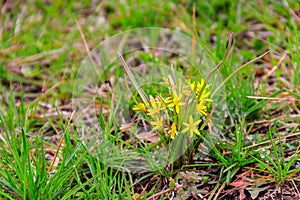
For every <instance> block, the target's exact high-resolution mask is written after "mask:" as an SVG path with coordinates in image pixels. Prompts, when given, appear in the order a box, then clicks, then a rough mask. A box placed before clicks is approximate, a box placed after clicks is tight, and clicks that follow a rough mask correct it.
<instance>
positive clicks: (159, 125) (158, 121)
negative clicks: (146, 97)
mask: <svg viewBox="0 0 300 200" xmlns="http://www.w3.org/2000/svg"><path fill="white" fill-rule="evenodd" d="M163 120H164V118H163V117H160V118H159V117H158V116H155V120H154V121H152V122H150V124H151V125H152V126H153V130H160V129H161V128H162V127H163Z"/></svg>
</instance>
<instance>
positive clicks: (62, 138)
mask: <svg viewBox="0 0 300 200" xmlns="http://www.w3.org/2000/svg"><path fill="white" fill-rule="evenodd" d="M74 113H75V110H74V111H73V112H72V115H71V117H70V120H69V121H68V123H67V126H66V129H65V131H64V133H63V135H62V137H61V139H60V141H59V144H58V147H57V150H56V153H55V155H54V157H53V160H52V162H51V164H50V166H49V168H48V170H47V173H50V172H51V169H52V167H53V165H54V163H55V160H56V158H57V155H58V153H59V150H60V147H61V145H62V143H63V141H64V138H65V135H66V133H67V131H68V129H69V126H70V123H71V120H72V118H73V115H74Z"/></svg>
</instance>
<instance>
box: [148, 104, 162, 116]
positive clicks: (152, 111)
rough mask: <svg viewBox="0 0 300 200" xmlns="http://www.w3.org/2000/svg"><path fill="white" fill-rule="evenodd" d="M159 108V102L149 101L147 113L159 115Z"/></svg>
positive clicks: (160, 108)
mask: <svg viewBox="0 0 300 200" xmlns="http://www.w3.org/2000/svg"><path fill="white" fill-rule="evenodd" d="M161 110H162V107H161V102H158V101H156V102H154V103H151V107H150V108H149V109H148V115H150V116H152V117H154V116H155V115H159V114H160V111H161Z"/></svg>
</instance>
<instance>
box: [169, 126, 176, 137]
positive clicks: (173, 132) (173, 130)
mask: <svg viewBox="0 0 300 200" xmlns="http://www.w3.org/2000/svg"><path fill="white" fill-rule="evenodd" d="M176 133H177V130H176V124H175V123H174V122H173V124H172V125H171V129H170V130H169V134H170V135H171V139H174V138H175V135H176Z"/></svg>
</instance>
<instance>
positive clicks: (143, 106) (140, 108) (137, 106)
mask: <svg viewBox="0 0 300 200" xmlns="http://www.w3.org/2000/svg"><path fill="white" fill-rule="evenodd" d="M132 110H142V111H144V112H146V111H147V107H146V105H145V104H143V103H139V104H138V105H135V106H134V107H133V108H132Z"/></svg>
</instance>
